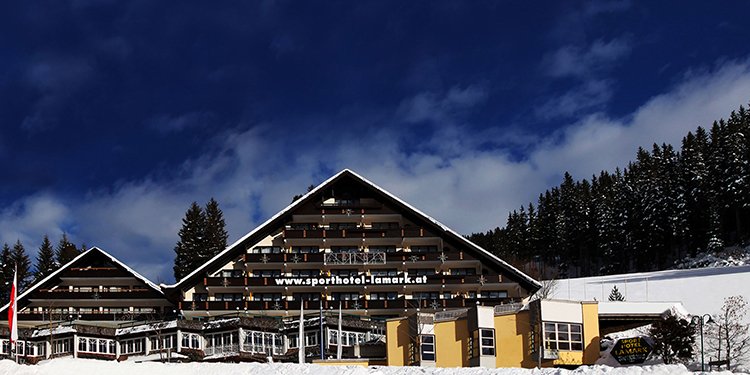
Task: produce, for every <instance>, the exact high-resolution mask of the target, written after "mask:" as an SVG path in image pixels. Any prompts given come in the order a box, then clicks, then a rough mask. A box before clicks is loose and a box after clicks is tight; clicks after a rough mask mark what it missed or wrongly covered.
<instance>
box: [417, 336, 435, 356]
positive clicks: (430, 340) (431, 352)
mask: <svg viewBox="0 0 750 375" xmlns="http://www.w3.org/2000/svg"><path fill="white" fill-rule="evenodd" d="M419 338H420V341H421V343H420V351H421V354H422V360H423V361H434V360H435V335H420V336H419Z"/></svg>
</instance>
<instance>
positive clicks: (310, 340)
mask: <svg viewBox="0 0 750 375" xmlns="http://www.w3.org/2000/svg"><path fill="white" fill-rule="evenodd" d="M317 345H318V332H317V331H316V332H305V346H317Z"/></svg>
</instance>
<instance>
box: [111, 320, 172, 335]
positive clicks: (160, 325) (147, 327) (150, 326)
mask: <svg viewBox="0 0 750 375" xmlns="http://www.w3.org/2000/svg"><path fill="white" fill-rule="evenodd" d="M170 328H177V321H176V320H172V321H168V322H151V323H146V324H140V325H137V326H133V327H127V328H118V329H116V330H115V336H120V335H130V334H133V333H141V332H150V331H157V330H160V329H170Z"/></svg>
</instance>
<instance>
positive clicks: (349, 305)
mask: <svg viewBox="0 0 750 375" xmlns="http://www.w3.org/2000/svg"><path fill="white" fill-rule="evenodd" d="M539 287H540V285H539V283H538V282H537V281H535V280H533V279H532V278H530V277H529V276H527V275H525V274H523V273H522V272H521V271H519V270H517V269H516V268H514V267H512V266H510V265H509V264H507V263H506V262H504V261H502V260H501V259H499V258H497V257H496V256H494V255H492V254H490V253H489V252H487V251H486V250H484V249H482V248H480V247H479V246H477V245H475V244H473V243H471V242H470V241H468V240H467V239H466V238H464V237H463V236H461V235H459V234H457V233H456V232H454V231H452V230H450V229H449V228H447V227H446V226H445V225H443V224H441V223H439V222H438V221H436V220H435V219H433V218H431V217H429V216H427V215H425V214H424V213H422V212H420V211H419V210H417V209H415V208H413V207H412V206H410V205H409V204H407V203H405V202H403V201H401V200H400V199H399V198H397V197H395V196H394V195H392V194H390V193H388V192H387V191H385V190H383V189H382V188H380V187H378V186H376V185H375V184H373V183H371V182H370V181H368V180H366V179H364V178H363V177H361V176H359V175H357V174H356V173H354V172H352V171H350V170H344V171H342V172H340V173H338V174H337V175H335V176H333V177H331V178H330V179H329V180H327V181H325V182H324V183H322V184H321V185H320V186H318V187H317V188H315V189H313V190H312V191H311V192H309V193H308V194H306V195H305V196H303V197H302V198H300V199H299V200H297V201H295V202H294V203H292V205H290V206H289V207H287V208H286V209H284V210H283V211H281V212H280V213H278V214H277V215H276V216H274V217H273V218H271V219H270V220H268V221H267V222H266V223H264V224H263V225H261V226H259V227H258V228H257V229H256V230H254V231H252V232H250V233H249V234H247V235H246V236H245V237H243V238H242V239H240V240H239V241H237V242H236V243H234V244H232V245H231V246H229V247H228V248H227V249H226V250H225V251H223V252H222V253H220V254H218V255H217V256H216V257H214V258H213V259H211V260H210V261H209V262H207V263H206V264H204V265H203V266H202V267H200V268H198V269H197V270H195V271H194V272H192V273H191V274H189V275H188V276H186V277H185V278H184V279H182V280H180V281H179V282H178V283H176V284H174V285H171V286H166V292H167V294H168V295H170V296H171V298H172V299H173V300H175V301H177V303H178V308H179V310H180V311H181V313H182V314H183V315H184V316H186V317H188V318H205V317H210V316H217V315H223V314H232V313H246V314H251V315H257V314H262V315H270V316H287V315H290V314H294V313H295V312H297V311H299V309H300V307H301V305H303V306H304V308H305V309H308V311H309V309H318V308H320V307H321V306H322V308H323V309H326V310H329V309H338V306H339V305H341V306H342V308H343V309H344V310H345V311H346V312H347V313H348V314H355V315H362V316H369V317H392V316H400V315H405V314H408V313H411V312H413V311H416V310H417V309H420V310H421V311H425V310H426V311H445V310H449V309H457V308H466V307H471V306H476V305H489V306H492V305H498V304H504V303H511V302H518V301H521V300H524V299H525V298H527V297H528V296H529V295H531V294H532V293H533V292H535V291H536V290H537V289H538V288H539Z"/></svg>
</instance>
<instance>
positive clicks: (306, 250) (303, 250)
mask: <svg viewBox="0 0 750 375" xmlns="http://www.w3.org/2000/svg"><path fill="white" fill-rule="evenodd" d="M319 252H320V247H318V246H292V253H293V254H315V253H319Z"/></svg>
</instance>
